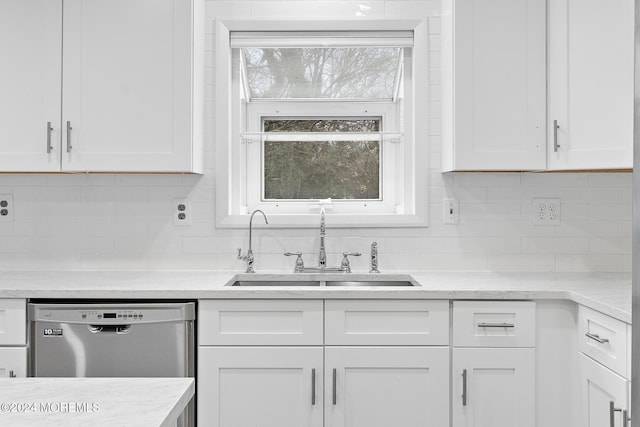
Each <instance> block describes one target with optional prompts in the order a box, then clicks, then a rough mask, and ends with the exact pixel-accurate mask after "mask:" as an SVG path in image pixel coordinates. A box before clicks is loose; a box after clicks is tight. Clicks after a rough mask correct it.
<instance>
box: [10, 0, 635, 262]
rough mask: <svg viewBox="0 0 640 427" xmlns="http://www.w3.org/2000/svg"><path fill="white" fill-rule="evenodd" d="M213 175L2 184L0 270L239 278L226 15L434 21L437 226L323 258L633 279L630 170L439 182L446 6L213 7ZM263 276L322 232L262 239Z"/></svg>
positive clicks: (365, 241)
mask: <svg viewBox="0 0 640 427" xmlns="http://www.w3.org/2000/svg"><path fill="white" fill-rule="evenodd" d="M206 13H207V24H206V32H207V40H206V43H205V50H206V72H205V76H206V86H205V114H206V117H208V120H207V121H206V123H205V129H204V135H205V145H204V151H205V159H204V161H205V173H204V174H203V175H171V174H168V175H136V174H50V175H39V174H25V175H20V174H17V175H12V174H4V175H0V193H11V194H13V195H14V204H15V219H14V222H12V223H0V270H9V269H18V270H24V269H30V270H92V269H107V270H111V269H124V270H137V269H163V270H164V269H196V270H199V269H203V270H209V269H232V270H237V271H242V270H243V269H244V263H243V262H242V261H239V260H237V259H236V248H237V247H242V248H243V251H246V249H247V245H248V232H247V230H246V229H216V227H215V225H214V224H215V216H214V214H215V204H214V202H215V184H216V179H215V144H214V135H215V126H216V122H215V115H214V110H215V108H214V99H215V84H214V83H215V82H214V78H215V63H214V49H215V42H214V40H213V34H214V25H213V23H214V20H215V19H216V18H219V17H224V18H229V17H237V16H243V17H252V16H253V17H267V16H271V17H277V18H279V19H287V18H291V19H299V18H301V17H302V18H305V17H306V18H313V17H321V18H323V19H325V18H352V19H354V18H355V19H378V18H381V17H387V18H398V17H410V18H415V17H419V16H423V17H428V18H429V49H430V52H429V58H430V69H429V77H428V78H429V79H430V81H429V82H428V88H429V92H428V94H429V97H430V98H431V100H430V108H429V111H430V117H428V118H425V120H428V123H429V126H430V129H429V133H430V135H429V140H428V141H425V143H428V144H429V150H428V151H429V155H430V158H429V159H425V160H424V162H423V165H424V167H425V168H428V169H429V188H428V191H429V213H430V225H429V227H428V228H413V229H411V228H381V229H372V228H369V229H363V228H356V229H332V228H331V227H329V228H328V229H327V251H328V259H329V261H330V263H331V264H333V265H338V264H339V262H340V259H341V255H340V254H341V252H343V251H359V252H362V253H363V256H361V257H359V258H354V259H353V260H352V261H351V264H352V267H353V269H354V270H360V271H363V270H368V261H369V260H368V252H369V247H370V243H371V242H372V241H374V240H375V241H377V242H378V248H379V265H380V269H381V270H382V271H390V270H403V269H412V270H413V269H425V270H452V271H453V270H515V271H527V270H534V271H575V270H579V271H585V270H586V271H630V269H631V242H630V235H631V174H630V173H601V172H597V173H449V174H442V173H441V172H440V152H441V148H440V143H441V142H440V111H439V109H440V100H441V98H440V86H439V84H440V83H439V82H440V74H439V73H440V70H439V67H440V20H439V19H440V18H439V16H440V2H439V1H430V0H426V1H416V0H413V1H406V0H387V1H365V2H362V1H350V0H347V1H342V0H341V1H331V0H325V1H309V0H282V1H272V0H252V1H236V0H234V1H217V0H208V1H207V8H206ZM533 197H558V198H560V199H561V203H562V217H561V224H560V225H558V226H534V225H532V221H531V216H532V215H533V212H532V205H531V199H532V198H533ZM175 198H185V199H189V200H190V201H191V211H192V225H191V226H184V227H175V226H173V221H172V200H173V199H175ZM443 198H456V199H458V201H459V205H460V222H459V224H457V225H444V224H442V206H441V203H442V199H443ZM253 237H254V241H253V244H254V252H255V255H256V263H255V266H256V269H257V270H279V269H286V270H288V269H293V265H294V261H295V260H294V257H289V258H287V257H285V256H283V255H282V253H283V252H285V251H298V250H301V251H303V252H304V253H305V256H304V258H305V263H306V264H307V265H314V264H315V263H317V248H318V245H319V238H318V230H317V229H262V228H257V229H256V230H254V236H253Z"/></svg>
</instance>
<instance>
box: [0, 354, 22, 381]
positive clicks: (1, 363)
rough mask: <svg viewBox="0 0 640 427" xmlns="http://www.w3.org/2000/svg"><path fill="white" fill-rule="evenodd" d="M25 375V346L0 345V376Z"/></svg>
mask: <svg viewBox="0 0 640 427" xmlns="http://www.w3.org/2000/svg"><path fill="white" fill-rule="evenodd" d="M26 376H27V347H0V378H12V377H21V378H24V377H26Z"/></svg>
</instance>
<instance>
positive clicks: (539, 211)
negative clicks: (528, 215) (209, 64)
mask: <svg viewBox="0 0 640 427" xmlns="http://www.w3.org/2000/svg"><path fill="white" fill-rule="evenodd" d="M532 218H533V224H534V225H559V224H560V199H533V217H532Z"/></svg>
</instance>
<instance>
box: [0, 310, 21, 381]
mask: <svg viewBox="0 0 640 427" xmlns="http://www.w3.org/2000/svg"><path fill="white" fill-rule="evenodd" d="M26 310H27V301H26V300H24V299H0V346H1V347H0V378H10V377H26V376H27V347H26V345H27V333H26V325H27V311H26Z"/></svg>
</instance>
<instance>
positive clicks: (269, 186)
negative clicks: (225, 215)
mask: <svg viewBox="0 0 640 427" xmlns="http://www.w3.org/2000/svg"><path fill="white" fill-rule="evenodd" d="M379 129H380V120H379V119H350V120H327V119H320V120H265V121H264V130H265V132H301V133H302V132H377V131H379ZM357 138H358V137H357V135H354V136H353V140H352V141H277V140H274V141H265V142H264V199H266V200H273V199H294V200H295V199H327V198H332V199H369V200H379V199H380V142H379V141H358V139H357Z"/></svg>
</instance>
